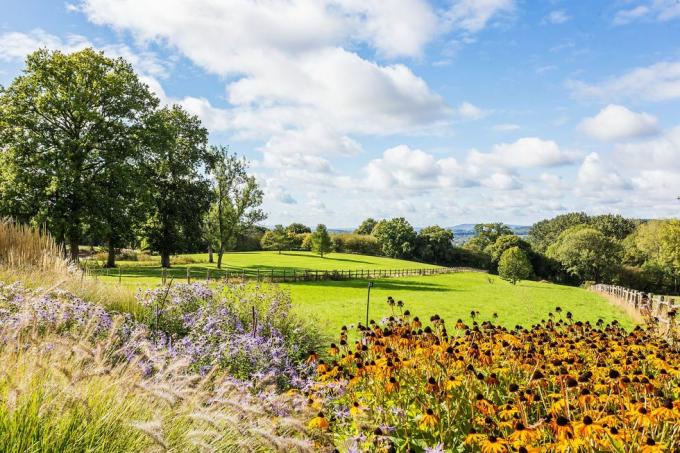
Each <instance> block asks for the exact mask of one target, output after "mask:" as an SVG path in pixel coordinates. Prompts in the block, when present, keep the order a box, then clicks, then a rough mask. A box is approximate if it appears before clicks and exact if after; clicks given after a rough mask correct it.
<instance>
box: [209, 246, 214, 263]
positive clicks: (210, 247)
mask: <svg viewBox="0 0 680 453" xmlns="http://www.w3.org/2000/svg"><path fill="white" fill-rule="evenodd" d="M208 262H209V263H210V264H212V263H214V262H215V260H214V259H213V249H212V243H211V242H208Z"/></svg>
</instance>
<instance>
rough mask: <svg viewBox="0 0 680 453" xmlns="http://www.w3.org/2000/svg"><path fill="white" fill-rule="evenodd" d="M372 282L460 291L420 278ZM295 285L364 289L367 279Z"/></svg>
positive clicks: (380, 286)
mask: <svg viewBox="0 0 680 453" xmlns="http://www.w3.org/2000/svg"><path fill="white" fill-rule="evenodd" d="M371 281H372V282H373V289H374V290H376V289H379V290H387V291H432V292H454V291H461V290H460V289H456V288H452V287H451V286H446V285H441V284H438V283H431V282H424V281H421V280H405V279H404V278H389V279H387V278H386V279H380V280H371ZM290 284H291V285H296V286H319V287H322V286H323V287H330V288H353V289H366V288H367V286H368V280H325V281H318V282H297V283H290ZM395 297H396V296H395Z"/></svg>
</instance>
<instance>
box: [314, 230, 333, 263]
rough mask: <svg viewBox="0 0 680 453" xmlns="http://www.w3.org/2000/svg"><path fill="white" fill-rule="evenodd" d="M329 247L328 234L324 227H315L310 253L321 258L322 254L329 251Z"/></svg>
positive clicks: (329, 239) (330, 243)
mask: <svg viewBox="0 0 680 453" xmlns="http://www.w3.org/2000/svg"><path fill="white" fill-rule="evenodd" d="M331 245H332V242H331V237H330V235H329V234H328V230H327V229H326V225H323V224H319V225H317V227H316V230H314V233H312V251H313V252H314V253H317V254H319V255H321V257H322V258H323V256H324V254H326V253H328V252H330V251H331Z"/></svg>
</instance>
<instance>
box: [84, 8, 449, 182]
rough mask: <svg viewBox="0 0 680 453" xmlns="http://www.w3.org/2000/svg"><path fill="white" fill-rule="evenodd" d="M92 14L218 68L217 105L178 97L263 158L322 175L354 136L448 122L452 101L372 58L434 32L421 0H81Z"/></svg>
mask: <svg viewBox="0 0 680 453" xmlns="http://www.w3.org/2000/svg"><path fill="white" fill-rule="evenodd" d="M80 9H81V11H83V12H84V14H86V15H87V17H88V19H89V20H90V21H92V22H94V23H96V24H102V25H108V26H111V27H113V28H115V29H118V30H123V31H129V32H131V33H132V34H133V36H135V37H136V39H137V40H138V41H139V42H143V43H146V42H157V43H160V44H162V45H165V46H167V47H168V48H170V49H173V50H176V51H178V52H179V53H181V54H182V55H184V56H186V57H187V58H188V59H189V60H191V61H192V62H193V63H194V64H196V65H197V66H199V67H201V68H202V69H204V70H206V71H208V72H210V73H214V74H217V75H219V76H221V77H224V78H225V80H226V81H227V82H226V87H225V88H226V100H227V102H228V104H227V105H225V106H224V107H222V106H215V105H212V104H211V103H210V102H208V101H207V100H206V99H202V98H193V97H187V98H184V99H180V100H179V102H180V103H181V104H182V105H184V106H185V107H186V108H187V109H188V110H190V111H191V112H192V113H196V114H198V115H199V116H200V117H201V118H202V119H204V120H205V121H206V124H207V125H208V127H209V128H210V129H211V130H212V131H226V132H231V133H232V134H233V136H234V137H235V138H236V139H241V140H261V141H264V142H265V144H264V145H263V146H262V147H260V148H259V149H260V150H261V151H262V152H263V153H264V158H263V163H264V164H265V165H268V166H271V167H274V168H278V169H282V168H284V167H285V166H286V165H307V166H309V167H310V168H314V169H317V170H318V171H320V172H323V173H330V172H332V169H331V167H330V164H329V162H328V161H327V159H326V157H328V156H332V155H352V154H355V153H357V152H360V151H361V146H360V145H359V143H358V142H357V141H356V140H355V139H354V138H353V137H352V136H353V135H358V134H362V135H363V134H369V135H386V134H397V133H399V134H404V133H406V134H408V133H427V132H431V131H439V130H440V129H441V128H445V127H447V125H448V124H449V123H450V122H451V119H452V118H453V110H452V109H451V108H449V107H448V106H447V104H446V102H445V101H444V99H443V98H442V97H441V96H439V95H438V94H437V93H435V92H434V91H433V90H432V89H431V88H430V87H429V86H428V84H427V83H426V82H425V81H424V80H423V79H422V78H420V77H419V76H417V75H416V74H415V73H414V72H413V71H412V70H411V69H410V68H409V67H407V66H406V65H404V64H401V63H386V64H380V63H377V62H375V61H371V60H369V59H367V58H363V57H361V56H360V55H358V54H357V53H356V52H354V51H351V50H348V49H352V48H353V47H356V46H357V45H362V46H367V47H369V48H372V49H374V50H375V53H376V55H377V56H381V57H385V58H388V59H389V58H394V57H417V56H419V55H421V53H422V51H423V49H424V48H425V46H426V45H427V43H428V42H429V41H430V40H431V39H432V38H433V35H434V33H437V32H438V31H439V28H440V27H439V25H438V24H437V21H438V18H437V16H436V13H435V11H434V10H433V9H432V7H431V6H430V4H429V3H428V2H427V1H425V0H395V1H394V2H365V1H359V0H319V1H312V0H271V1H268V2H253V1H246V0H225V1H222V0H219V1H218V0H198V1H196V2H191V3H188V2H184V1H179V0H170V1H168V0H148V1H144V2H140V1H137V0H121V1H117V2H110V1H107V0H83V1H82V2H81V3H80Z"/></svg>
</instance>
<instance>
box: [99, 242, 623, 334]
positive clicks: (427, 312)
mask: <svg viewBox="0 0 680 453" xmlns="http://www.w3.org/2000/svg"><path fill="white" fill-rule="evenodd" d="M179 258H180V259H181V260H185V261H192V262H190V263H188V264H175V265H173V267H172V268H171V270H170V271H169V274H168V276H174V277H175V281H177V282H178V283H179V282H185V281H186V280H185V279H186V269H187V268H189V269H190V270H191V271H192V275H193V279H194V280H196V279H204V278H205V275H206V270H208V269H209V270H210V272H211V276H212V277H213V278H214V277H216V276H217V274H218V272H217V269H216V266H215V264H209V263H208V262H207V254H197V255H182V256H181V257H179ZM224 264H225V266H229V268H230V269H231V270H232V271H234V270H235V269H246V270H247V271H248V272H249V273H251V272H254V271H256V270H257V269H261V270H269V269H275V270H276V271H277V272H281V271H283V270H284V269H285V270H286V271H290V272H292V271H293V270H296V271H303V270H305V269H320V270H347V269H353V270H354V269H406V268H411V269H413V268H422V267H435V266H431V265H427V264H422V263H416V262H412V261H405V260H394V259H389V258H383V257H373V256H364V255H350V254H343V253H332V254H330V255H328V256H327V257H325V258H321V257H319V256H317V255H315V254H312V253H309V252H286V253H282V254H278V253H277V252H238V253H228V254H226V255H225V257H224ZM119 265H120V268H121V273H122V279H121V280H122V284H123V285H124V286H125V287H129V288H136V287H149V286H155V285H157V284H158V283H160V275H161V268H160V266H159V262H158V261H128V262H120V263H119ZM98 272H100V277H99V278H100V279H102V280H104V281H108V282H111V283H114V282H117V280H118V276H117V272H118V271H117V270H115V269H114V270H111V271H110V272H109V275H108V276H106V275H101V273H105V272H106V270H104V269H100V270H99V271H98ZM374 284H375V286H374V287H373V289H372V290H371V307H370V318H371V319H375V320H376V321H378V320H380V319H381V318H383V317H384V316H389V315H390V314H391V310H390V307H388V306H387V304H386V299H387V296H392V297H394V298H395V299H396V300H403V301H404V303H405V308H406V309H408V310H410V311H411V313H412V314H413V315H414V316H420V317H421V319H423V320H429V317H430V316H431V315H434V314H438V315H439V316H441V317H443V318H444V319H446V320H447V321H448V322H449V324H450V325H451V326H452V325H453V324H454V323H455V321H456V320H457V319H458V318H461V319H463V320H464V321H465V322H467V323H469V322H470V321H471V319H470V311H471V310H478V311H479V312H480V315H479V318H478V321H480V322H481V321H483V320H491V321H494V322H497V323H500V324H502V325H505V326H507V327H514V326H515V325H516V324H521V325H523V326H527V327H528V326H530V325H531V324H534V323H537V322H539V321H540V320H541V319H547V316H548V312H550V311H553V312H554V310H555V307H557V306H560V307H562V309H563V313H562V315H564V314H565V313H566V312H567V311H571V312H572V313H573V315H574V319H577V320H584V321H585V320H589V321H591V322H596V321H597V320H598V319H599V318H602V319H604V320H605V321H612V320H614V319H618V320H619V321H620V322H621V323H622V324H623V325H624V327H627V328H630V327H632V326H633V325H634V324H633V321H632V320H631V318H630V317H629V316H628V315H627V314H626V313H624V312H623V311H622V310H621V309H619V308H617V307H615V306H613V305H612V304H610V303H609V302H607V301H606V300H605V299H604V298H603V297H601V296H600V295H597V294H595V293H593V292H589V291H586V290H584V289H581V288H575V287H570V286H561V285H555V284H551V283H539V282H532V281H525V282H520V283H519V284H517V285H516V286H513V285H511V284H510V283H508V282H505V281H503V280H501V279H500V278H498V277H497V276H493V275H489V274H485V273H481V272H462V273H456V274H446V275H437V276H423V277H400V278H385V279H377V280H374ZM281 285H282V286H283V287H284V288H286V289H287V290H289V291H290V293H291V297H292V300H293V304H294V309H295V310H296V311H297V312H298V313H299V314H300V315H302V316H303V317H305V318H308V319H312V320H315V322H317V323H318V326H319V327H320V328H321V329H323V331H324V332H326V333H328V334H329V335H333V336H335V335H336V334H338V333H339V331H340V328H341V327H342V326H343V325H348V326H349V325H350V324H355V325H356V324H357V323H358V322H360V321H361V322H364V321H365V317H366V293H367V288H366V286H367V281H366V280H349V281H346V280H345V281H332V280H331V281H312V282H299V283H284V284H281ZM395 309H396V307H395ZM494 313H497V314H498V319H497V320H494V318H493V314H494Z"/></svg>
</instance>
